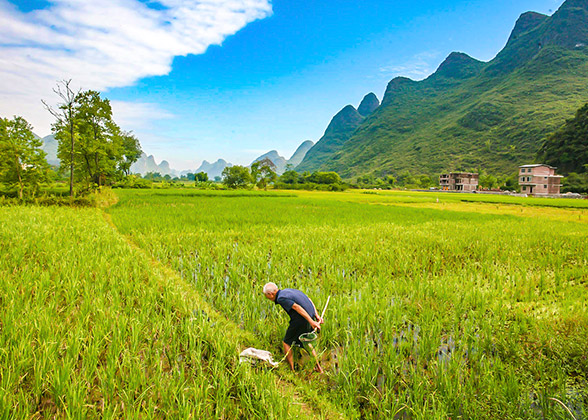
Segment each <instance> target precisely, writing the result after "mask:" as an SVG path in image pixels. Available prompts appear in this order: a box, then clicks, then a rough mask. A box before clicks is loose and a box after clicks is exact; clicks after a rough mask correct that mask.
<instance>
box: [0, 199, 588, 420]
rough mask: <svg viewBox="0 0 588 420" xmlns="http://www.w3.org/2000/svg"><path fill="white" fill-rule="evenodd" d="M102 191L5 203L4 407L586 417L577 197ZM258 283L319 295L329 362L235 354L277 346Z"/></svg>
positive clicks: (273, 313) (29, 414)
mask: <svg viewBox="0 0 588 420" xmlns="http://www.w3.org/2000/svg"><path fill="white" fill-rule="evenodd" d="M116 193H117V195H118V196H119V202H118V204H116V205H114V206H112V207H109V208H108V209H106V210H101V209H99V208H59V207H37V206H5V207H0V226H2V228H1V229H0V252H1V253H2V256H3V258H2V259H0V285H1V287H0V309H1V310H0V331H1V332H0V418H23V419H24V418H196V417H200V418H227V419H232V418H259V419H262V418H263V419H265V418H296V417H299V418H300V417H308V418H394V416H398V418H413V419H430V418H439V419H445V418H459V417H462V418H477V419H478V418H479V419H495V418H505V419H519V418H522V419H540V418H550V419H566V418H568V417H566V416H567V415H566V414H565V412H564V411H563V409H562V408H561V407H559V406H558V405H557V404H556V403H554V402H553V401H552V400H549V398H552V397H554V398H558V399H559V400H561V401H563V402H564V403H565V404H566V405H567V406H569V407H570V408H571V409H572V410H573V412H574V413H575V415H576V416H577V418H586V415H587V413H586V411H587V409H586V398H587V395H588V391H587V388H588V385H587V384H588V382H587V379H588V378H587V377H586V372H588V351H587V350H586V343H587V342H588V308H587V304H586V299H585V296H586V292H587V290H586V289H587V280H588V273H587V272H586V270H585V267H586V266H587V263H588V251H587V248H586V237H588V223H586V222H587V220H585V219H583V218H582V217H583V212H584V210H583V209H582V208H578V209H572V208H559V207H553V206H551V207H545V206H542V205H541V204H542V203H543V202H541V201H537V202H533V201H529V199H522V198H517V199H514V198H510V197H509V198H508V200H507V201H505V202H504V203H500V202H493V203H470V202H463V201H462V200H464V199H468V198H469V197H470V196H469V195H461V194H435V193H415V192H396V193H395V192H378V194H371V193H370V194H365V193H363V192H344V193H320V192H300V193H297V194H291V193H286V192H268V193H265V192H260V191H230V192H227V191H220V192H219V191H200V190H188V189H176V190H174V189H169V190H149V191H143V190H133V191H131V190H118V191H116ZM437 195H439V198H440V202H439V203H438V202H437ZM473 197H475V198H477V196H475V195H473ZM490 198H491V199H495V198H496V199H499V200H501V199H505V197H492V196H491V197H490ZM105 201H106V202H110V201H111V197H110V196H108V197H107V200H105ZM567 201H568V200H561V203H564V202H567ZM569 201H574V200H569ZM574 202H576V201H574ZM577 202H578V203H583V202H581V201H577ZM529 203H532V204H533V205H527V204H529ZM546 203H547V202H546ZM559 203H560V200H553V201H550V202H549V203H548V204H559ZM105 213H106V214H105ZM110 223H113V225H112V224H110ZM267 281H274V282H276V283H278V284H279V285H280V286H281V287H296V288H300V289H302V290H304V291H305V292H307V293H308V294H309V296H311V298H312V299H313V300H314V302H315V303H316V305H317V307H319V308H320V307H322V306H323V305H324V303H325V301H326V299H327V297H328V296H329V295H331V296H332V299H331V303H330V305H329V309H328V311H327V314H326V321H327V322H326V324H325V326H324V329H323V332H322V334H321V339H320V342H319V353H320V357H321V360H322V363H323V365H324V367H325V369H326V371H327V375H325V376H323V377H321V376H318V375H316V374H313V373H312V360H309V359H307V358H306V359H302V360H301V362H300V365H299V369H298V372H297V374H296V375H291V374H289V373H288V372H287V369H286V367H285V366H284V365H282V366H281V367H280V368H279V369H277V370H273V371H271V370H268V369H264V368H251V367H249V366H248V365H239V363H238V357H237V356H238V353H239V352H240V351H241V350H242V349H243V348H245V347H249V346H254V347H257V348H263V349H267V350H271V351H272V352H273V353H274V354H275V355H276V356H280V355H281V339H282V336H283V334H284V331H285V328H286V323H287V316H286V315H285V314H284V313H283V311H282V310H281V309H280V308H278V307H276V306H275V305H273V304H272V303H271V302H270V301H268V300H267V299H265V298H264V297H263V295H262V294H261V287H262V286H263V284H264V283H265V282H267ZM280 357H281V356H280Z"/></svg>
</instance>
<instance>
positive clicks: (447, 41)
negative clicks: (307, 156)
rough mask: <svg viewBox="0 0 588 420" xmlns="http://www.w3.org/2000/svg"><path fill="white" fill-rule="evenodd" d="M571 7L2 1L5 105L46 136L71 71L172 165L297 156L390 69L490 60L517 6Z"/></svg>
mask: <svg viewBox="0 0 588 420" xmlns="http://www.w3.org/2000/svg"><path fill="white" fill-rule="evenodd" d="M92 3H96V4H92ZM562 3H563V1H562V0H517V1H514V2H513V1H512V0H509V1H507V0H468V1H465V0H463V1H462V0H458V1H427V0H423V1H420V2H415V1H408V0H407V1H391V0H390V1H383V0H298V1H293V0H273V2H271V1H269V0H198V1H196V0H160V1H159V2H154V1H149V0H142V1H139V0H103V1H101V2H88V1H86V0H69V1H66V0H50V1H49V0H47V1H41V0H34V1H33V0H31V1H26V0H10V1H8V0H0V25H1V26H2V27H3V28H4V29H3V31H2V32H1V33H0V49H1V51H0V53H2V54H0V114H1V115H3V116H11V115H12V114H18V115H23V116H24V117H25V118H27V119H28V120H29V122H31V123H32V124H33V125H34V126H35V130H36V132H37V133H38V134H40V135H46V134H48V133H49V132H50V122H51V120H50V116H49V115H48V113H47V112H46V111H44V110H43V109H42V106H41V105H40V100H41V99H45V100H48V101H52V100H55V99H56V98H54V97H53V96H54V95H52V92H51V88H52V87H54V86H55V82H56V81H57V80H60V79H69V78H71V79H72V80H73V81H74V83H76V86H79V87H81V88H83V89H98V90H101V91H102V92H103V94H104V96H106V97H108V98H109V99H110V100H111V101H112V103H113V107H114V110H115V119H116V120H117V121H118V122H119V124H120V125H121V126H122V127H123V128H125V129H128V130H133V131H134V132H135V133H136V134H137V136H138V137H139V139H140V140H141V143H142V145H143V149H144V150H145V152H146V153H147V154H153V155H155V157H156V159H157V160H158V161H160V160H162V159H166V160H168V161H169V162H170V164H171V166H172V168H175V169H194V168H196V167H197V166H199V164H200V162H201V161H202V160H203V159H206V160H208V161H213V160H216V159H218V158H224V159H225V160H228V161H230V162H233V163H236V164H249V163H250V162H251V161H252V160H253V159H254V158H255V157H257V156H258V155H260V154H262V153H264V152H267V151H269V150H272V149H276V150H278V151H279V152H280V154H282V155H284V156H285V157H286V158H289V157H290V155H291V154H292V153H293V152H294V150H295V149H296V147H297V146H298V145H299V144H300V143H301V142H302V141H304V140H307V139H310V140H313V141H317V140H318V139H319V138H320V137H321V135H322V134H323V132H324V130H325V128H326V126H327V125H328V123H329V121H330V119H331V118H332V116H333V115H334V114H335V113H337V112H338V111H339V110H340V109H341V108H343V107H344V106H345V105H347V104H349V103H350V104H353V105H355V106H357V105H358V104H359V102H360V101H361V99H362V97H363V96H364V95H365V94H367V93H369V92H372V91H373V92H374V93H376V95H377V96H378V98H380V99H381V98H382V95H383V93H384V91H385V88H386V84H387V83H388V82H389V81H390V80H391V79H392V78H393V77H395V76H398V75H402V76H408V77H411V78H414V79H422V78H425V77H426V76H428V75H429V74H431V73H432V72H433V71H434V70H435V69H436V67H437V66H438V65H439V64H440V63H441V62H442V61H443V59H444V58H445V57H446V56H447V55H448V54H449V53H450V52H452V51H462V52H466V53H468V54H469V55H471V56H473V57H475V58H477V59H481V60H485V61H487V60H490V59H492V58H493V57H494V56H495V55H496V53H498V51H499V50H500V49H501V48H502V47H503V46H504V44H505V43H506V40H507V38H508V36H509V34H510V31H511V30H512V28H513V26H514V23H515V21H516V19H517V18H518V16H519V15H520V14H521V13H523V12H525V11H529V10H533V11H537V12H541V13H546V14H551V13H553V12H554V11H555V10H556V9H557V8H558V7H559V6H560V5H561V4H562Z"/></svg>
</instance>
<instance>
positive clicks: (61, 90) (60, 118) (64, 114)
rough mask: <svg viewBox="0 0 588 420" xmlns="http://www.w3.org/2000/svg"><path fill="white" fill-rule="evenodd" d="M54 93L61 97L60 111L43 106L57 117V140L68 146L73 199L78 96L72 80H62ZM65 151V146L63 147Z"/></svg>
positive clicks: (55, 125)
mask: <svg viewBox="0 0 588 420" xmlns="http://www.w3.org/2000/svg"><path fill="white" fill-rule="evenodd" d="M53 92H55V94H56V95H57V96H59V99H60V102H59V103H58V109H54V108H53V107H51V106H50V105H48V104H47V102H45V101H41V102H43V105H45V108H47V110H48V111H49V112H50V113H51V115H53V117H55V120H56V121H55V123H54V124H53V132H54V133H56V136H55V137H56V138H57V140H58V141H59V146H61V144H62V143H63V144H67V145H68V148H67V149H68V151H69V196H70V197H73V194H74V147H75V138H76V114H77V110H76V97H77V94H76V93H74V91H73V90H72V88H71V79H70V80H62V81H60V82H58V83H57V87H56V88H54V89H53ZM62 148H63V149H65V146H64V147H62Z"/></svg>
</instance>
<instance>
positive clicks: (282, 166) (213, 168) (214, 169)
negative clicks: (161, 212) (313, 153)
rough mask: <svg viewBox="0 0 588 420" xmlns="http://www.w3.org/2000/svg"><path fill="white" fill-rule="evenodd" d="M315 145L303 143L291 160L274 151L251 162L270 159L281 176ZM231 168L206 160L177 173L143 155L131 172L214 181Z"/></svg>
mask: <svg viewBox="0 0 588 420" xmlns="http://www.w3.org/2000/svg"><path fill="white" fill-rule="evenodd" d="M313 145H314V143H313V142H312V141H310V140H307V141H305V142H303V143H302V144H301V145H300V146H298V148H297V149H296V151H295V152H294V154H293V155H292V157H291V158H290V159H289V160H286V159H285V158H284V157H282V156H280V155H279V154H278V152H277V151H275V150H272V151H270V152H267V153H265V154H263V155H261V156H259V157H258V158H257V159H255V160H254V161H253V162H251V165H252V164H253V163H255V162H258V161H260V160H262V159H265V158H268V159H269V160H271V161H272V162H273V163H274V165H276V169H277V171H276V172H277V173H278V175H281V174H282V173H284V171H285V170H286V168H287V167H288V165H290V166H291V167H292V168H295V167H296V166H297V165H298V164H299V163H300V162H301V161H302V159H304V156H305V155H306V152H308V150H309V149H310V148H311V147H312V146H313ZM251 165H249V166H251ZM230 166H233V164H232V163H229V162H227V161H225V160H224V159H218V160H217V161H216V162H214V163H210V162H208V161H206V160H205V161H203V162H202V164H201V165H200V166H199V167H198V169H194V170H183V171H177V170H174V169H172V168H170V166H169V163H168V162H167V161H165V160H163V161H161V163H159V164H157V162H156V161H155V157H154V156H153V155H151V156H147V155H146V154H145V153H143V154H142V155H141V157H140V158H139V159H138V160H137V162H135V163H134V164H133V165H132V166H131V172H132V173H138V174H141V175H146V174H147V173H149V172H158V173H160V174H161V175H171V176H181V175H186V174H188V173H199V172H205V173H206V174H208V178H209V179H214V178H215V177H217V176H221V174H222V172H223V170H224V169H225V168H226V167H230Z"/></svg>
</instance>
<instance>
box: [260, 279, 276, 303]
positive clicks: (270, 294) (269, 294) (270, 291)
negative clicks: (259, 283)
mask: <svg viewBox="0 0 588 420" xmlns="http://www.w3.org/2000/svg"><path fill="white" fill-rule="evenodd" d="M277 293H278V286H277V285H276V284H275V283H266V285H265V286H263V294H264V295H265V297H266V298H268V299H269V300H275V299H276V294H277Z"/></svg>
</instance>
